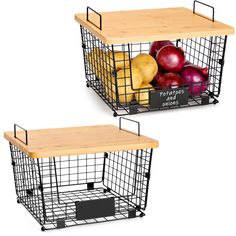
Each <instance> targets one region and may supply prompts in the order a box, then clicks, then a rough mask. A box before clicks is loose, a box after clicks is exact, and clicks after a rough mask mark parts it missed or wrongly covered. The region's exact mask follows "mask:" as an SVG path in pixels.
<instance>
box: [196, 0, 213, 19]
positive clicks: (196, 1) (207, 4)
mask: <svg viewBox="0 0 236 236" xmlns="http://www.w3.org/2000/svg"><path fill="white" fill-rule="evenodd" d="M196 3H198V4H201V5H204V6H206V7H209V8H211V9H212V16H211V20H212V21H213V22H214V21H215V8H214V7H213V6H210V5H208V4H206V3H203V2H200V1H197V0H194V2H193V14H197V13H196V10H195V9H196Z"/></svg>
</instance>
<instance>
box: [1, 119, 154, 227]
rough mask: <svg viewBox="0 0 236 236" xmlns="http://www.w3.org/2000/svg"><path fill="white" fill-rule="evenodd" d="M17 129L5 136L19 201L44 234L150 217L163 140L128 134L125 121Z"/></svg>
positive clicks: (6, 133)
mask: <svg viewBox="0 0 236 236" xmlns="http://www.w3.org/2000/svg"><path fill="white" fill-rule="evenodd" d="M17 127H20V126H17V125H15V131H14V132H5V138H6V139H7V140H8V141H9V142H10V151H11V160H12V162H11V163H12V166H13V173H14V180H15V188H16V195H17V202H18V203H21V204H22V205H23V206H24V207H25V208H26V209H27V210H28V211H29V212H30V213H31V215H32V216H33V217H34V218H35V219H36V220H37V221H38V222H39V224H40V225H41V226H42V228H41V229H42V230H43V231H44V230H49V229H60V228H65V227H70V226H74V225H83V224H91V223H99V222H106V221H113V220H120V219H128V218H135V217H142V216H144V215H145V214H144V210H145V208H146V205H147V196H148V188H149V179H150V168H151V159H152V152H153V148H155V147H157V146H158V142H157V141H155V140H153V139H150V138H147V137H145V136H142V135H140V133H139V132H140V131H139V132H138V134H134V133H131V132H129V131H126V130H123V129H122V128H121V121H120V127H116V126H111V125H103V126H87V127H74V128H61V129H46V130H23V131H22V130H17V131H16V128H17ZM138 127H139V123H138ZM20 128H21V127H20ZM139 130H140V129H139ZM28 136H29V140H28ZM67 140H70V141H69V142H68V141H67ZM109 140H110V141H109ZM124 140H125V141H124ZM114 142H115V145H114ZM85 146H86V148H84V147H85ZM121 147H122V148H121ZM122 149H123V150H122Z"/></svg>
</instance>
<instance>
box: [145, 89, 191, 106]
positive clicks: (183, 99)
mask: <svg viewBox="0 0 236 236" xmlns="http://www.w3.org/2000/svg"><path fill="white" fill-rule="evenodd" d="M188 98H189V92H188V88H176V89H168V90H159V91H158V90H156V91H150V108H151V109H155V108H165V107H172V106H181V105H186V104H188Z"/></svg>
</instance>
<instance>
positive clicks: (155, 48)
mask: <svg viewBox="0 0 236 236" xmlns="http://www.w3.org/2000/svg"><path fill="white" fill-rule="evenodd" d="M167 45H171V46H174V44H173V43H172V42H171V41H169V40H163V41H154V42H152V43H151V45H150V49H149V54H150V55H151V56H152V57H154V58H156V54H157V52H158V51H159V50H160V49H161V48H162V47H164V46H167Z"/></svg>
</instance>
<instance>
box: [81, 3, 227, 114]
mask: <svg viewBox="0 0 236 236" xmlns="http://www.w3.org/2000/svg"><path fill="white" fill-rule="evenodd" d="M196 3H199V2H198V1H194V8H193V13H194V14H196V13H195V4H196ZM201 4H202V3H201ZM204 5H206V4H204ZM206 6H208V5H206ZM208 7H211V6H208ZM211 8H212V13H213V15H212V18H211V20H212V21H213V22H214V8H213V7H211ZM88 9H91V8H88ZM95 13H97V12H95ZM97 14H98V15H99V16H100V25H99V26H97V27H98V28H99V29H100V30H102V15H100V14H99V13H97ZM87 19H89V14H88V10H87ZM209 20H210V19H209ZM89 22H91V21H89ZM93 24H94V23H93ZM80 29H81V36H82V48H83V55H84V65H85V76H86V80H87V82H86V83H87V87H91V88H92V89H93V90H94V91H95V92H96V93H97V94H98V95H99V96H100V97H101V98H102V100H103V101H104V102H105V103H106V104H107V105H108V106H109V107H110V108H111V109H112V110H113V111H114V113H113V114H114V116H117V115H127V114H137V113H141V112H149V111H157V110H165V109H173V108H183V107H191V106H198V105H207V104H216V103H218V99H217V98H218V97H219V95H220V90H221V79H222V72H223V66H224V57H225V49H226V42H227V35H222V36H220V35H219V36H207V37H197V38H184V39H178V38H177V39H176V40H172V42H173V43H174V45H175V46H177V47H179V48H181V49H182V50H183V51H184V53H185V58H186V62H187V63H188V64H194V66H197V67H200V68H205V69H206V70H207V72H206V73H207V75H206V76H207V80H206V81H203V82H193V83H191V84H189V83H188V84H187V83H181V84H179V85H178V86H173V87H166V86H162V85H160V84H159V85H158V84H157V83H155V81H154V83H153V82H151V86H146V87H142V86H141V87H140V86H138V85H137V83H136V82H134V81H137V80H138V79H137V78H138V74H137V72H136V71H135V70H134V68H133V66H132V65H131V64H132V60H133V59H134V58H135V57H136V56H137V55H139V54H143V53H145V54H149V49H150V45H151V42H137V43H124V44H106V43H103V41H102V40H100V39H99V38H98V37H97V36H96V35H95V34H93V33H92V32H91V31H90V30H89V29H87V28H86V27H84V26H82V25H81V26H80ZM194 91H197V92H194Z"/></svg>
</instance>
